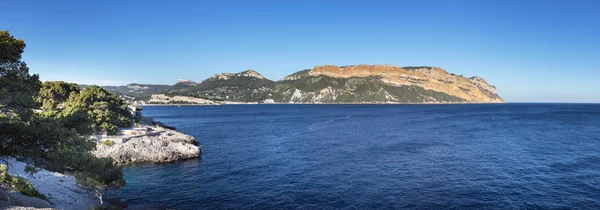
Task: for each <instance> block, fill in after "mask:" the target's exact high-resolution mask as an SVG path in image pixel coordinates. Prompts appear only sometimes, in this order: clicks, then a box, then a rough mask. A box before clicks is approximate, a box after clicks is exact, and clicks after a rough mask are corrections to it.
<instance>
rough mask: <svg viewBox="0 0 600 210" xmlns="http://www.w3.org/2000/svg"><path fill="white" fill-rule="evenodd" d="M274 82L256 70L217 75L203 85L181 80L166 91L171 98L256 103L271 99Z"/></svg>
mask: <svg viewBox="0 0 600 210" xmlns="http://www.w3.org/2000/svg"><path fill="white" fill-rule="evenodd" d="M273 84H274V82H273V81H271V80H268V79H266V78H265V77H263V76H262V75H260V74H259V73H258V72H256V71H254V70H246V71H243V72H240V73H222V74H215V75H213V76H211V77H209V78H208V79H206V80H204V81H202V82H201V83H194V82H191V81H187V80H180V81H179V82H177V84H175V85H173V86H171V87H170V88H168V89H166V90H165V93H166V95H170V96H175V95H179V96H191V97H199V98H204V99H209V100H214V101H236V102H256V101H262V100H265V99H267V98H268V97H269V94H270V93H271V91H272V89H271V87H272V86H273Z"/></svg>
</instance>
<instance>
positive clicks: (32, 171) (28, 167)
mask: <svg viewBox="0 0 600 210" xmlns="http://www.w3.org/2000/svg"><path fill="white" fill-rule="evenodd" d="M25 172H27V173H29V174H31V175H34V174H36V173H37V172H40V169H39V168H36V167H35V166H33V165H26V166H25Z"/></svg>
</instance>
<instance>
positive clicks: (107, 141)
mask: <svg viewBox="0 0 600 210" xmlns="http://www.w3.org/2000/svg"><path fill="white" fill-rule="evenodd" d="M102 145H104V146H109V147H112V146H113V145H115V142H113V141H111V140H108V139H107V140H104V141H103V142H102Z"/></svg>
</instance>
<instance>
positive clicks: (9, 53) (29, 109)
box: [0, 31, 41, 156]
mask: <svg viewBox="0 0 600 210" xmlns="http://www.w3.org/2000/svg"><path fill="white" fill-rule="evenodd" d="M24 49H25V42H24V41H23V40H22V39H16V38H15V37H13V36H12V35H10V33H8V31H0V156H11V155H23V154H22V152H27V151H28V150H29V151H31V149H32V148H36V147H37V148H39V146H40V143H41V142H39V141H28V140H25V139H23V137H24V136H26V133H23V131H24V130H26V129H27V128H28V127H29V126H31V124H30V122H31V121H32V119H33V117H34V116H33V109H34V108H37V107H38V104H37V103H36V102H35V100H34V98H35V96H36V95H37V93H38V90H39V89H40V86H41V83H40V81H39V77H38V75H35V74H34V75H30V74H29V68H27V64H26V63H25V62H23V61H21V54H22V53H23V50H24ZM35 154H39V153H38V152H35Z"/></svg>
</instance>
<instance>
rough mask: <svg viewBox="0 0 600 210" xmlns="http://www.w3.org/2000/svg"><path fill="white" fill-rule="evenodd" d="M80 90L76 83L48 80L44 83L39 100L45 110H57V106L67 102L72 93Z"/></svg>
mask: <svg viewBox="0 0 600 210" xmlns="http://www.w3.org/2000/svg"><path fill="white" fill-rule="evenodd" d="M79 91H80V90H79V86H78V85H77V84H75V83H67V82H63V81H46V82H44V84H43V85H42V88H41V90H40V93H39V96H38V99H37V100H38V102H40V103H42V109H43V110H44V111H52V110H56V109H57V106H59V105H61V104H63V103H65V102H67V100H68V99H69V96H70V95H71V94H77V93H79Z"/></svg>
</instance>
